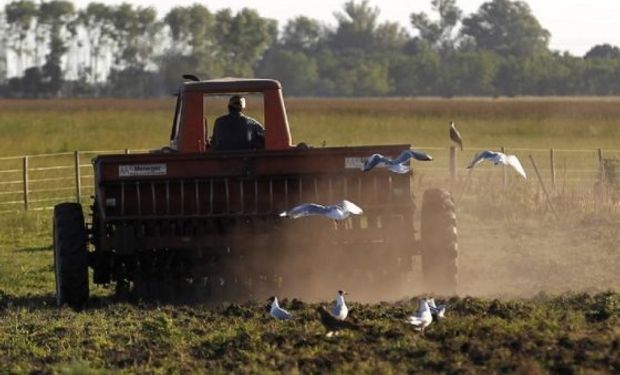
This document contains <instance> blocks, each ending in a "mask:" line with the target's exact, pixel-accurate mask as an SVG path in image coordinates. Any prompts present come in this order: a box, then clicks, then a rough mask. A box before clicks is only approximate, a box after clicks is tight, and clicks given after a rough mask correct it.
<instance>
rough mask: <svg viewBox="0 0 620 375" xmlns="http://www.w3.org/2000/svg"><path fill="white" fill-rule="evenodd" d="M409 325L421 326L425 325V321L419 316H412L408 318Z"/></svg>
mask: <svg viewBox="0 0 620 375" xmlns="http://www.w3.org/2000/svg"><path fill="white" fill-rule="evenodd" d="M407 323H409V324H411V325H414V326H419V325H422V324H423V323H424V319H422V318H421V317H419V316H415V315H411V316H408V317H407Z"/></svg>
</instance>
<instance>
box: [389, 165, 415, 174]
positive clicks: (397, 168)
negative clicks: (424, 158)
mask: <svg viewBox="0 0 620 375" xmlns="http://www.w3.org/2000/svg"><path fill="white" fill-rule="evenodd" d="M388 169H389V170H390V172H394V173H399V174H404V173H407V172H409V171H410V168H409V167H408V166H406V165H404V164H392V165H390V166H389V167H388Z"/></svg>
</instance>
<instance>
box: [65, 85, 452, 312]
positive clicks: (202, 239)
mask: <svg viewBox="0 0 620 375" xmlns="http://www.w3.org/2000/svg"><path fill="white" fill-rule="evenodd" d="M250 93H252V94H259V95H260V94H262V98H263V101H262V103H263V105H264V108H263V113H264V125H265V148H264V149H261V150H244V151H214V150H213V149H210V147H209V146H210V145H209V141H208V140H209V138H208V129H207V123H208V122H207V120H211V121H213V119H212V118H211V119H207V118H206V117H207V116H206V114H207V111H206V106H205V103H206V100H205V98H206V97H208V96H212V95H215V94H219V95H230V94H250ZM170 141H171V145H170V147H166V148H164V149H162V150H159V151H157V152H151V153H144V154H121V155H101V156H98V157H96V158H95V159H94V160H93V165H94V169H95V171H94V172H95V195H94V201H93V204H92V206H91V214H92V222H91V223H89V224H86V223H85V221H84V215H83V210H82V207H81V205H80V204H78V203H62V204H59V205H57V206H56V207H55V208H54V265H55V275H56V297H57V302H58V303H59V304H68V305H70V306H72V307H75V308H80V307H83V306H84V305H85V304H86V302H87V300H88V296H89V281H88V279H89V277H88V275H89V273H88V268H89V267H90V268H91V269H92V270H93V282H94V283H95V284H103V285H109V284H112V283H115V287H116V293H117V296H120V297H123V296H125V297H131V296H139V297H141V298H150V297H155V298H169V297H170V298H184V297H188V298H191V296H192V295H193V296H195V295H196V294H197V293H198V294H200V295H202V296H208V298H213V299H218V298H225V299H230V298H244V299H247V298H259V297H261V296H262V295H263V294H282V293H296V294H295V295H296V296H298V297H304V298H316V297H319V296H322V297H324V296H326V295H331V293H332V292H333V290H336V289H338V288H345V289H346V288H347V287H348V289H360V290H365V291H371V290H372V291H377V290H379V289H380V290H384V291H385V290H387V291H389V290H392V291H393V290H395V289H394V288H395V286H402V283H403V280H405V276H407V275H410V274H411V271H412V268H413V264H414V263H413V261H414V258H413V257H414V256H418V255H420V256H421V263H422V271H423V272H422V273H423V275H424V281H425V282H426V283H427V284H426V285H427V286H428V288H427V289H432V290H435V291H442V292H454V290H455V288H456V281H457V252H458V250H457V235H456V217H455V213H454V203H453V201H452V198H451V196H450V194H449V193H447V192H446V191H443V190H440V189H431V190H427V191H426V192H425V193H424V197H423V203H422V214H421V226H420V228H421V229H420V232H421V239H420V240H417V239H416V235H415V232H416V231H415V230H414V211H415V205H414V200H413V195H412V191H411V173H407V174H394V173H390V172H389V171H388V170H387V169H378V168H377V169H373V170H371V171H369V172H362V171H361V170H360V166H361V165H362V164H363V162H364V160H366V158H367V157H368V156H369V155H371V154H373V153H381V154H383V155H387V156H392V157H394V156H396V155H397V154H399V153H400V152H401V151H403V150H405V149H409V148H410V147H411V146H410V145H408V144H400V145H387V146H385V145H384V146H355V147H317V148H313V147H308V146H306V145H305V144H300V145H299V146H294V145H293V141H292V138H291V133H290V130H289V125H288V120H287V116H286V111H285V108H284V101H283V97H282V89H281V86H280V83H279V82H278V81H275V80H267V79H221V80H209V81H190V82H186V83H184V84H183V85H182V87H181V90H180V92H179V94H178V98H177V104H176V110H175V115H174V120H173V125H172V134H171V139H170ZM343 199H347V200H350V201H352V202H354V203H356V204H357V205H359V206H360V207H362V208H363V209H364V215H362V216H356V217H351V218H349V219H347V220H345V221H343V222H338V223H335V222H334V221H331V220H329V219H326V218H324V217H306V218H302V219H297V220H292V219H287V218H283V217H281V216H280V215H279V214H280V213H281V212H282V211H285V210H287V209H289V208H291V207H293V206H295V205H297V204H301V203H307V202H315V203H321V204H332V203H336V202H338V201H341V200H343ZM407 277H409V276H407ZM401 290H402V289H401ZM326 293H327V294H326ZM384 296H385V295H384Z"/></svg>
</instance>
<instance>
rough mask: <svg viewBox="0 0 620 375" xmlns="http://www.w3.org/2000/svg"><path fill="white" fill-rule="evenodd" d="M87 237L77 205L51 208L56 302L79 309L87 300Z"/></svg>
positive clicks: (69, 204) (82, 215)
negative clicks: (52, 212)
mask: <svg viewBox="0 0 620 375" xmlns="http://www.w3.org/2000/svg"><path fill="white" fill-rule="evenodd" d="M87 240H88V236H87V234H86V226H85V224H84V214H83V213H82V206H81V205H80V204H79V203H62V204H59V205H57V206H55V207H54V274H55V276H56V302H57V303H58V306H62V305H64V304H66V305H69V306H70V307H72V308H74V309H76V310H80V309H82V308H83V307H84V306H85V305H86V302H87V301H88V252H87V247H86V243H87Z"/></svg>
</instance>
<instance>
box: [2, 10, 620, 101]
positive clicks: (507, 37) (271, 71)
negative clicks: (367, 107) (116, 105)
mask: <svg viewBox="0 0 620 375" xmlns="http://www.w3.org/2000/svg"><path fill="white" fill-rule="evenodd" d="M431 4H432V10H433V14H425V13H412V14H411V15H410V21H411V26H412V27H413V29H414V30H415V31H416V32H415V33H414V35H411V34H409V33H408V32H407V31H406V30H405V29H404V28H403V26H402V25H399V24H398V23H395V22H379V9H378V8H375V7H372V6H370V5H369V4H368V1H366V0H363V1H355V0H352V1H349V2H347V3H345V4H344V6H343V8H342V9H341V10H340V11H339V12H338V13H336V14H335V23H334V24H324V23H321V22H320V21H318V20H314V19H310V18H307V17H303V16H300V17H297V18H295V19H291V20H290V21H288V22H287V23H286V24H285V25H284V27H283V28H281V29H279V28H278V25H277V22H276V21H275V20H272V19H268V18H264V17H261V15H260V14H259V13H258V12H257V11H255V10H252V9H247V8H246V9H242V10H240V11H239V12H237V13H235V12H233V11H231V10H230V9H223V10H219V11H217V12H216V13H213V12H211V11H210V10H209V9H208V8H207V7H206V6H204V5H200V4H194V5H191V6H187V7H181V6H179V7H175V8H173V9H171V10H170V11H169V12H168V13H167V14H166V15H165V16H164V17H163V18H158V16H157V13H156V11H155V9H153V8H143V7H135V6H133V5H130V4H122V5H106V4H104V3H98V2H93V3H90V4H89V5H88V6H86V7H85V8H84V9H76V8H75V7H74V5H73V3H72V2H70V1H64V0H51V1H36V2H35V1H32V0H20V1H12V2H10V3H8V4H6V6H5V7H4V15H3V17H2V18H3V20H2V25H1V26H2V29H3V31H2V34H1V35H2V37H3V38H4V39H3V44H4V46H5V53H6V57H7V58H6V67H5V69H4V70H6V71H7V72H8V73H9V74H11V76H12V77H11V78H8V79H7V80H4V82H5V83H4V84H3V86H2V87H1V89H0V93H2V95H3V96H6V97H97V96H116V97H150V96H161V95H166V94H170V93H172V92H174V91H175V90H176V89H177V86H178V85H179V83H180V76H181V74H182V73H194V74H196V75H198V76H199V77H201V78H203V79H208V78H216V77H222V76H236V77H269V78H276V79H279V80H281V81H282V83H283V84H284V85H285V92H286V94H288V95H299V96H420V95H424V96H455V95H485V96H497V95H508V96H512V95H618V94H620V49H619V48H618V47H615V46H610V45H607V44H603V45H596V46H593V47H592V48H591V49H590V51H589V52H588V53H587V54H586V55H585V56H583V57H579V56H573V55H571V54H569V53H567V52H558V51H552V50H550V49H549V38H550V33H549V32H548V31H547V30H546V29H544V28H543V27H542V26H541V25H540V23H539V22H538V20H537V19H536V17H534V15H533V14H532V11H531V9H530V8H529V6H528V5H527V4H526V3H525V2H523V1H513V0H490V1H488V2H486V3H484V4H482V5H481V6H480V8H479V9H478V10H477V11H476V12H475V13H472V14H468V15H465V14H463V12H462V11H461V10H460V9H459V7H458V5H457V1H456V0H432V1H431ZM0 67H1V64H0ZM0 70H1V69H0ZM0 78H2V77H0Z"/></svg>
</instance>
